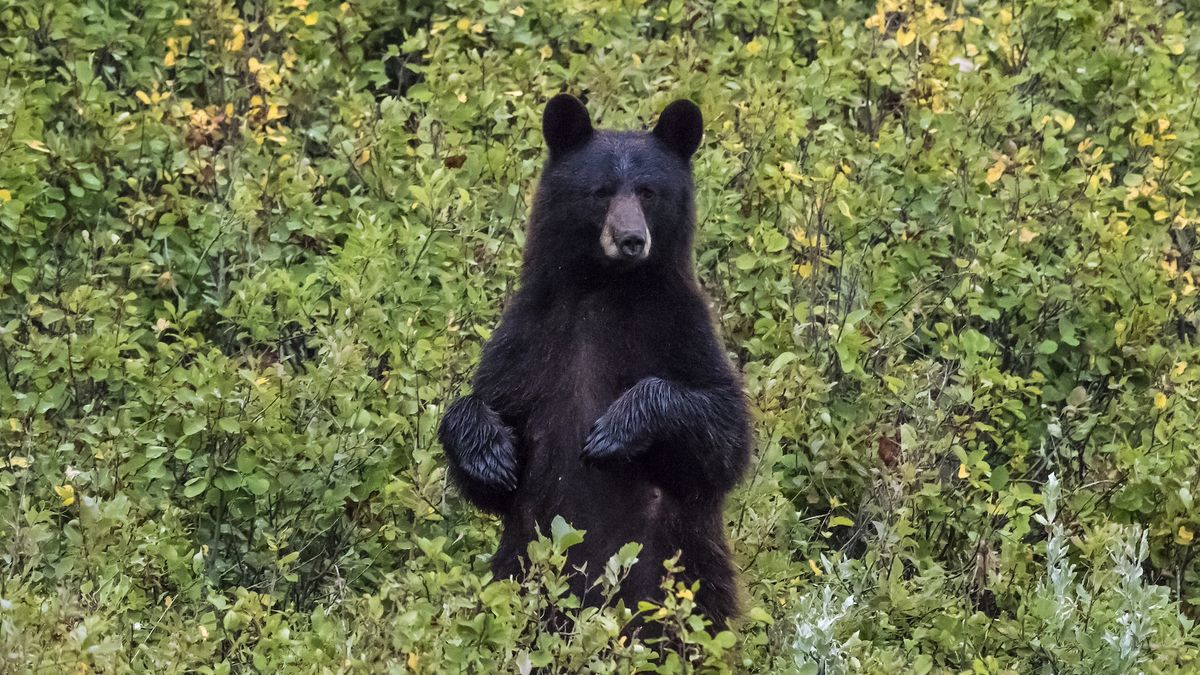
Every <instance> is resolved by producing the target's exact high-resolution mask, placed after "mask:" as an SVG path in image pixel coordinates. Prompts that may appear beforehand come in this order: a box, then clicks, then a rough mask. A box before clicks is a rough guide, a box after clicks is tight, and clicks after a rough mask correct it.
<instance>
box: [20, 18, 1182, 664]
mask: <svg viewBox="0 0 1200 675" xmlns="http://www.w3.org/2000/svg"><path fill="white" fill-rule="evenodd" d="M1198 22H1200V13H1197V9H1196V8H1195V7H1194V6H1193V5H1192V3H1185V2H1174V1H1171V0H1163V1H1153V2H1152V1H1151V0H1127V1H1125V2H1120V3H1086V2H1082V1H1079V0H1067V1H1060V0H1054V1H1051V0H1022V1H1021V2H1017V3H1013V2H1000V1H999V0H978V1H972V2H944V3H943V2H931V1H925V0H922V1H921V2H900V1H899V0H882V1H881V2H879V3H878V4H877V5H874V6H872V5H869V4H853V3H849V4H848V3H835V2H828V1H822V0H818V1H815V2H808V3H799V2H781V1H778V0H767V1H757V0H756V1H753V2H752V1H750V0H714V1H711V2H700V1H699V0H670V1H669V2H662V3H649V4H642V3H637V2H631V1H629V0H528V1H526V0H449V1H448V2H446V3H441V4H437V6H436V7H435V6H433V5H432V4H429V3H409V2H401V3H399V4H396V3H383V2H379V1H378V0H348V1H347V2H344V3H337V2H333V1H332V0H268V1H266V2H257V3H255V2H241V3H229V2H217V1H212V0H205V1H194V0H129V1H124V2H113V1H111V0H104V1H101V0H79V1H71V2H67V1H66V0H46V1H45V2H41V3H34V2H28V1H24V2H16V3H7V4H4V5H2V6H0V659H3V661H2V663H3V665H2V667H0V670H4V671H16V672H42V671H50V672H60V671H66V670H75V671H79V672H86V671H88V670H96V671H106V672H107V671H126V670H136V671H145V670H156V671H163V672H184V671H192V670H198V671H201V672H218V671H219V672H232V671H235V670H236V671H242V670H254V671H266V672H273V671H291V670H300V671H342V670H351V671H360V672H374V671H378V670H384V671H389V672H438V671H451V672H453V671H459V670H468V671H474V670H481V669H484V668H487V669H489V670H497V669H499V670H503V671H505V672H514V671H515V672H530V670H531V669H532V668H534V667H538V666H551V667H553V668H557V669H559V670H562V671H571V672H575V671H580V670H588V671H593V670H594V671H601V672H626V671H630V670H635V669H642V670H658V671H660V672H678V671H686V670H702V671H708V670H717V671H720V670H733V671H756V672H794V671H799V672H822V671H824V672H836V671H838V670H839V669H841V670H846V671H849V672H883V671H890V672H908V671H915V672H933V671H937V672H979V673H993V672H994V673H1001V672H1046V673H1050V672H1079V673H1119V672H1130V671H1133V670H1140V671H1143V672H1180V671H1185V670H1187V669H1193V668H1196V665H1195V664H1196V658H1197V655H1198V653H1200V638H1198V637H1197V631H1196V629H1195V627H1194V624H1193V623H1192V620H1193V619H1194V618H1195V617H1196V616H1197V610H1198V607H1197V606H1198V605H1200V586H1198V585H1197V580H1198V578H1200V561H1198V560H1197V557H1196V544H1195V542H1194V536H1195V532H1196V530H1197V529H1198V528H1200V518H1198V517H1197V515H1196V514H1197V509H1196V506H1195V504H1194V496H1195V495H1196V494H1198V493H1200V475H1198V469H1197V467H1198V466H1200V457H1198V456H1197V450H1196V448H1200V436H1198V431H1197V424H1196V419H1197V412H1198V402H1197V397H1198V396H1200V385H1198V384H1197V382H1198V380H1200V366H1198V363H1200V350H1197V346H1196V343H1197V331H1198V330H1200V315H1198V313H1197V294H1196V275H1197V272H1198V270H1197V269H1196V268H1197V263H1196V260H1195V255H1194V251H1195V245H1196V241H1197V227H1198V226H1200V200H1198V199H1197V197H1196V195H1195V193H1194V191H1195V189H1196V184H1197V182H1200V166H1198V164H1200V162H1198V159H1197V150H1198V149H1200V115H1198V113H1197V96H1196V91H1195V82H1196V81H1197V77H1198V71H1197V66H1198V63H1200V32H1198V31H1197V30H1196V28H1195V27H1196V25H1197V24H1198ZM562 90H568V91H571V92H573V93H577V94H583V95H586V97H587V99H588V105H589V109H590V110H591V111H592V113H593V115H594V116H596V117H597V118H599V121H600V123H601V124H602V125H604V126H611V127H637V126H639V125H643V124H647V123H648V122H649V121H650V120H651V119H653V116H654V115H655V114H656V113H657V112H658V111H659V110H660V109H661V107H662V106H663V105H664V104H665V103H666V102H667V101H669V100H671V99H673V98H675V97H679V96H688V97H691V98H693V99H694V100H696V101H697V102H699V103H700V104H701V106H702V108H703V109H704V111H705V114H706V116H707V135H706V139H705V143H704V146H703V147H702V149H701V152H700V154H699V155H698V157H697V160H696V164H695V169H696V179H697V185H698V190H699V194H698V201H699V204H698V207H699V213H700V231H699V236H698V242H697V253H696V259H697V268H698V271H699V274H700V276H701V281H702V282H703V284H704V285H705V286H706V288H707V289H708V290H709V292H710V294H711V295H712V296H713V300H714V313H715V315H716V317H717V319H718V321H719V323H720V324H721V327H722V332H723V334H724V336H725V338H726V341H727V344H728V346H729V349H730V351H731V353H732V355H733V357H734V358H736V359H737V361H738V363H739V365H740V367H741V369H742V371H743V372H744V373H745V376H746V382H747V388H748V391H749V394H750V396H751V399H752V401H753V404H754V407H755V426H756V433H757V441H758V444H757V448H758V449H757V453H756V458H755V462H754V465H753V467H752V470H751V472H750V475H749V476H748V478H747V479H746V481H745V482H744V484H743V486H742V487H741V488H740V489H739V490H738V492H737V493H736V494H735V498H734V499H733V500H732V501H731V503H730V505H729V513H728V527H729V531H730V534H731V540H732V541H733V543H734V546H735V553H736V557H737V561H738V564H739V566H740V568H741V570H742V577H743V581H744V584H745V586H746V600H747V602H746V605H747V610H748V611H747V614H746V617H745V618H744V619H743V620H742V621H741V622H740V623H739V624H738V625H736V626H734V627H733V630H732V631H731V632H722V633H719V634H715V635H714V634H712V632H711V631H710V630H707V629H706V627H705V626H704V625H703V624H702V622H701V620H700V619H699V617H698V616H695V615H694V614H693V612H692V607H691V604H690V594H691V593H692V592H694V589H689V588H683V587H679V586H677V585H670V584H669V585H668V588H667V591H668V593H667V594H666V597H667V600H666V602H665V604H664V606H663V607H634V608H626V607H620V606H607V607H604V608H602V609H600V610H584V611H582V612H577V613H576V612H573V610H572V606H573V604H574V601H573V600H572V599H570V598H569V597H565V596H564V595H563V592H562V586H561V581H560V578H561V575H562V574H563V570H562V560H563V557H562V551H563V550H565V547H566V546H568V545H569V544H570V542H571V541H574V540H575V538H577V537H578V536H579V534H578V533H575V531H573V530H571V529H570V527H569V526H568V525H567V524H565V523H562V524H561V525H560V526H559V527H558V528H556V529H557V531H555V532H551V533H547V534H548V539H546V540H545V541H543V542H540V543H539V544H538V545H537V546H535V547H534V548H535V551H534V558H535V560H536V565H537V570H538V573H537V574H536V575H535V576H534V577H532V578H531V579H529V580H528V581H525V582H523V583H522V582H517V581H492V580H491V579H490V576H489V574H488V572H487V556H488V554H489V553H490V552H491V551H492V550H493V548H494V545H495V542H496V535H497V529H498V524H497V523H496V522H495V521H494V520H491V519H488V518H485V517H483V516H480V515H478V514H475V513H472V512H471V511H470V510H469V509H468V508H467V507H466V506H465V505H464V504H463V502H462V501H460V500H459V499H458V498H457V496H456V495H455V494H454V493H453V491H452V490H450V489H449V488H448V485H447V480H446V475H445V468H444V465H443V463H442V460H441V451H440V448H438V447H437V444H436V442H435V440H434V434H433V429H434V427H435V425H436V423H437V420H438V418H439V415H440V413H441V410H442V409H443V406H444V405H445V403H446V402H447V401H449V400H450V399H451V397H453V396H454V395H455V394H457V393H458V392H459V391H460V390H461V388H462V386H463V384H464V381H465V378H466V376H467V374H468V373H469V372H470V371H471V369H472V368H473V367H474V364H475V363H477V361H478V357H479V349H480V346H481V344H482V342H483V341H484V340H485V339H486V338H487V337H488V335H489V333H490V330H491V329H492V328H493V327H494V325H495V323H496V321H497V318H498V316H499V312H500V310H501V308H502V307H503V304H504V302H505V300H506V299H507V298H508V297H509V296H510V294H511V291H512V289H513V287H514V285H515V284H516V281H517V276H518V271H519V264H520V249H521V246H522V244H523V242H524V232H523V228H522V224H523V221H524V218H525V215H526V213H527V211H528V207H529V197H530V194H531V190H532V188H533V185H534V181H535V180H536V176H537V172H538V169H539V167H540V164H541V161H542V157H543V152H542V147H541V139H540V137H539V132H538V121H539V116H540V112H541V107H542V104H543V103H544V101H545V100H546V99H547V98H549V96H551V95H552V94H554V93H556V92H558V91H562ZM1051 476H1055V477H1056V478H1055V479H1054V480H1053V482H1051ZM633 555H636V554H635V553H634V552H633V550H632V549H627V550H625V551H623V556H624V557H623V559H622V560H616V561H614V563H613V567H612V570H611V573H612V575H614V576H613V577H612V579H610V580H609V581H610V582H612V581H613V580H615V579H616V578H618V577H619V574H620V565H621V564H623V563H624V564H627V563H628V561H629V556H633ZM555 612H560V613H561V612H565V614H564V616H568V617H573V618H572V619H571V620H570V621H569V622H568V623H569V625H568V627H567V629H566V630H564V631H563V632H560V633H554V632H547V631H546V630H544V627H543V619H544V617H546V616H547V615H550V614H553V613H555ZM635 612H636V613H639V614H640V616H643V617H649V620H650V621H651V622H652V623H658V624H661V626H662V630H663V631H664V632H665V633H666V634H667V635H668V636H669V637H670V639H671V640H672V641H673V644H676V645H683V646H682V647H681V648H680V649H679V650H678V651H671V650H666V649H664V645H663V644H662V643H657V642H652V641H647V640H643V639H640V638H637V637H633V638H631V637H630V636H629V635H623V634H622V628H623V627H624V626H625V625H626V623H627V622H628V621H630V619H631V617H632V615H633V613H635Z"/></svg>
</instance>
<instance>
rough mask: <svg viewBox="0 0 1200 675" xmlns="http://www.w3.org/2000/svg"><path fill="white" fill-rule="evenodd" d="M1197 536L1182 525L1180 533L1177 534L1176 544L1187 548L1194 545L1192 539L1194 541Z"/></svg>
mask: <svg viewBox="0 0 1200 675" xmlns="http://www.w3.org/2000/svg"><path fill="white" fill-rule="evenodd" d="M1195 536H1196V534H1195V533H1194V532H1192V531H1191V530H1189V529H1188V528H1187V526H1186V525H1180V526H1179V531H1178V532H1176V533H1175V543H1176V544H1181V545H1183V546H1187V545H1188V544H1190V543H1192V539H1194V538H1195Z"/></svg>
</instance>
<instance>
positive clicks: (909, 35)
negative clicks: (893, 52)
mask: <svg viewBox="0 0 1200 675" xmlns="http://www.w3.org/2000/svg"><path fill="white" fill-rule="evenodd" d="M916 39H917V33H916V31H913V30H910V29H909V28H908V26H905V27H904V28H901V29H900V30H898V31H896V44H898V45H900V46H901V47H907V46H909V45H911V44H912V42H913V40H916Z"/></svg>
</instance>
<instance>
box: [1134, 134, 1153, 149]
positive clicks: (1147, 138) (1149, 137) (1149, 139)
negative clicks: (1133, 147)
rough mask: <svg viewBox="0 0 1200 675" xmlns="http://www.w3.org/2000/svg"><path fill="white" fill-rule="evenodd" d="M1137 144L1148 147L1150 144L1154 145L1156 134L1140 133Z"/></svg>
mask: <svg viewBox="0 0 1200 675" xmlns="http://www.w3.org/2000/svg"><path fill="white" fill-rule="evenodd" d="M1137 144H1138V145H1140V146H1142V147H1146V146H1148V145H1154V135H1153V134H1147V133H1140V134H1138V135H1137Z"/></svg>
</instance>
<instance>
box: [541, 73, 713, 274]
mask: <svg viewBox="0 0 1200 675" xmlns="http://www.w3.org/2000/svg"><path fill="white" fill-rule="evenodd" d="M542 131H543V134H544V136H545V140H546V145H547V149H548V150H549V158H548V159H547V161H546V165H545V167H544V169H543V171H542V177H541V180H540V181H539V183H538V188H537V193H536V196H535V201H534V208H533V214H532V215H531V217H530V237H529V242H528V244H527V246H526V264H527V267H528V266H530V265H531V264H533V265H535V266H538V267H539V268H545V267H547V264H548V261H553V263H552V264H551V267H552V268H553V269H555V270H562V271H564V272H568V273H569V274H570V275H571V277H572V278H576V279H578V278H592V279H596V278H606V277H611V276H612V275H627V274H628V273H629V272H630V271H631V270H634V269H638V268H641V267H645V266H647V265H648V264H649V263H651V262H652V261H653V262H654V265H653V266H654V267H656V268H664V267H667V266H681V265H682V266H685V267H688V266H690V255H691V243H692V233H693V229H694V222H695V208H694V205H693V202H694V198H693V186H692V168H691V157H692V154H693V153H695V151H696V148H697V147H699V145H700V139H701V137H702V135H703V133H704V129H703V119H702V117H701V114H700V109H699V108H698V107H697V106H696V104H694V103H692V102H691V101H688V100H682V99H681V100H677V101H675V102H673V103H671V104H670V105H668V106H667V107H666V108H665V109H664V110H663V111H662V113H661V114H660V115H659V118H658V122H657V123H656V124H655V126H654V129H653V130H651V131H648V132H642V131H612V130H604V129H596V128H595V127H593V126H592V122H591V118H590V117H589V116H588V112H587V109H586V108H584V106H583V103H582V102H580V101H579V99H577V98H575V97H574V96H570V95H568V94H559V95H557V96H555V97H554V98H552V99H550V101H549V103H547V105H546V109H545V112H544V114H543V117H542Z"/></svg>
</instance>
